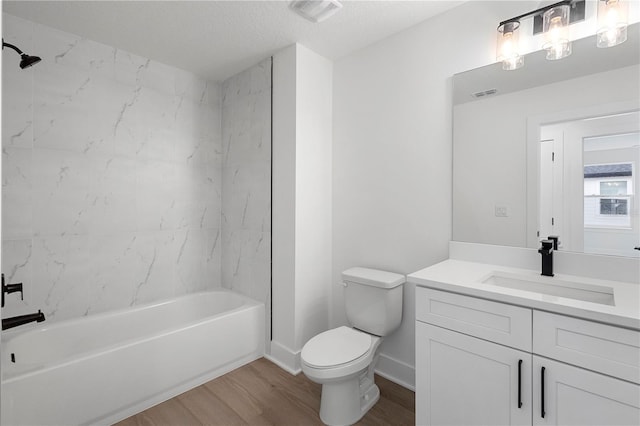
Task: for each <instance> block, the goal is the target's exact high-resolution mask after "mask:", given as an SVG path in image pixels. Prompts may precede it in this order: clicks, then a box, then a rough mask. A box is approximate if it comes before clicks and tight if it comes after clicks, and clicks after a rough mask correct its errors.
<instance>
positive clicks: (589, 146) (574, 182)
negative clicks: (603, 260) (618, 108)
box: [538, 111, 640, 257]
mask: <svg viewBox="0 0 640 426" xmlns="http://www.w3.org/2000/svg"><path fill="white" fill-rule="evenodd" d="M639 127H640V114H639V113H638V111H632V112H626V113H621V114H615V115H610V116H600V117H591V118H587V119H579V120H572V121H567V122H561V123H554V124H549V125H541V126H540V151H539V152H540V161H539V165H540V173H539V176H540V186H539V204H538V205H539V209H540V210H539V214H538V220H539V223H538V229H539V233H540V234H539V237H540V238H546V237H547V236H548V235H560V236H561V239H560V246H559V248H560V249H561V250H570V251H580V252H585V253H595V254H608V255H617V256H629V257H640V252H639V251H637V250H634V248H635V247H638V246H640V200H639V198H638V197H637V188H639V187H640V175H639V174H638V166H639V165H640V128H639Z"/></svg>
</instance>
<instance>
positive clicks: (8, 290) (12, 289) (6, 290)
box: [1, 274, 24, 307]
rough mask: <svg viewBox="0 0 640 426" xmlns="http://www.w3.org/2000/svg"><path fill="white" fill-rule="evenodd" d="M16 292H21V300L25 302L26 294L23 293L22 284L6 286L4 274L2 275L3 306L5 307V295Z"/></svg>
mask: <svg viewBox="0 0 640 426" xmlns="http://www.w3.org/2000/svg"><path fill="white" fill-rule="evenodd" d="M16 291H19V292H20V300H24V293H23V292H22V283H15V284H5V283H4V274H2V304H1V306H2V307H4V295H5V293H6V294H9V293H15V292H16Z"/></svg>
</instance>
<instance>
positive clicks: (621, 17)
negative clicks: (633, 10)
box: [597, 0, 629, 47]
mask: <svg viewBox="0 0 640 426" xmlns="http://www.w3.org/2000/svg"><path fill="white" fill-rule="evenodd" d="M628 10H629V5H628V3H627V2H626V1H623V0H599V1H598V31H597V46H598V47H612V46H616V45H618V44H620V43H623V42H625V41H626V40H627V23H628V22H627V21H628V19H627V16H628Z"/></svg>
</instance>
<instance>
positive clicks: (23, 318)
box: [2, 309, 44, 330]
mask: <svg viewBox="0 0 640 426" xmlns="http://www.w3.org/2000/svg"><path fill="white" fill-rule="evenodd" d="M34 321H37V322H42V321H44V314H43V313H42V312H40V310H39V309H38V312H37V313H35V314H27V315H18V316H17V317H11V318H5V319H3V320H2V329H3V330H6V329H8V328H13V327H17V326H19V325H23V324H28V323H30V322H34Z"/></svg>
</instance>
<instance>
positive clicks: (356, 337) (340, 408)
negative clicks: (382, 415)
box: [300, 326, 382, 425]
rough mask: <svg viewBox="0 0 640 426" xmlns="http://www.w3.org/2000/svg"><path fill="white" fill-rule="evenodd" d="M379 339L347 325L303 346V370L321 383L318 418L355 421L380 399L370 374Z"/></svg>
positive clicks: (340, 422) (337, 422)
mask: <svg viewBox="0 0 640 426" xmlns="http://www.w3.org/2000/svg"><path fill="white" fill-rule="evenodd" d="M381 342H382V338H381V337H379V336H373V335H370V334H367V333H364V332H362V331H360V330H356V329H353V328H349V327H344V326H343V327H338V328H334V329H332V330H329V331H325V332H324V333H320V334H318V335H317V336H315V337H314V338H312V339H311V340H309V341H308V342H307V344H306V345H305V346H304V348H303V349H302V353H301V355H300V356H301V359H302V371H303V372H304V374H305V375H306V376H307V377H308V378H309V379H310V380H312V381H313V382H316V383H319V384H321V385H322V399H321V401H320V419H321V420H322V421H323V422H324V423H325V424H328V425H349V424H353V423H355V422H357V421H358V420H360V419H361V418H362V416H363V415H364V414H365V413H366V412H367V411H369V409H370V408H371V407H372V406H373V405H374V404H375V403H376V402H377V401H378V399H379V398H380V390H379V389H378V386H376V384H375V383H374V380H373V374H374V367H375V361H377V358H378V349H379V347H380V343H381Z"/></svg>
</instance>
